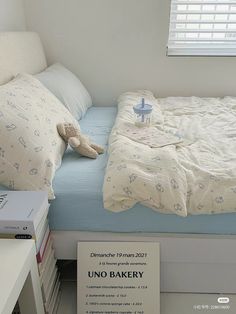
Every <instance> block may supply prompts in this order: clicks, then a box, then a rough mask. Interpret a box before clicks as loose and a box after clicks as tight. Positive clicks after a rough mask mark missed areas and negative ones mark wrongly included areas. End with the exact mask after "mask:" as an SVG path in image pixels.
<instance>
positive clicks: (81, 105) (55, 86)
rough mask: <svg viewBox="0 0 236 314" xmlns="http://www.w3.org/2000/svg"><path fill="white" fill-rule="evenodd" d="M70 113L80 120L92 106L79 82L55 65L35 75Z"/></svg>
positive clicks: (60, 66) (62, 67) (70, 73)
mask: <svg viewBox="0 0 236 314" xmlns="http://www.w3.org/2000/svg"><path fill="white" fill-rule="evenodd" d="M36 77H37V78H38V79H39V80H40V82H41V83H43V84H44V85H45V86H46V87H47V88H48V89H49V90H50V91H51V92H52V93H53V94H54V95H55V96H56V97H57V98H58V99H59V100H60V101H61V102H62V103H63V104H64V105H65V106H66V108H67V109H68V110H69V111H70V112H71V113H72V115H73V116H74V117H75V118H76V119H77V120H79V119H81V118H82V117H83V116H84V115H85V113H86V111H87V109H88V108H89V107H91V106H92V99H91V97H90V95H89V93H88V91H87V90H86V88H85V87H84V85H83V84H82V83H81V82H80V80H79V79H78V78H77V77H76V76H75V75H74V74H73V73H72V72H70V71H69V70H67V69H66V68H65V67H64V66H63V65H61V64H59V63H56V64H54V65H52V66H50V67H48V68H47V69H46V70H45V71H43V72H41V73H39V74H37V75H36Z"/></svg>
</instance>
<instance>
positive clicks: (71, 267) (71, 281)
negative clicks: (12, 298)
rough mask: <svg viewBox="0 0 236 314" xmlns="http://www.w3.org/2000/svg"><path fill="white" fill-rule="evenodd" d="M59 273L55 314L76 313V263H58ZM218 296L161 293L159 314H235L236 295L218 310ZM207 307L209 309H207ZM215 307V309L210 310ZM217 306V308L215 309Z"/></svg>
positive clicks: (231, 296) (230, 296) (230, 297)
mask: <svg viewBox="0 0 236 314" xmlns="http://www.w3.org/2000/svg"><path fill="white" fill-rule="evenodd" d="M58 266H59V269H60V272H61V300H60V304H59V308H58V312H57V314H77V312H76V285H77V283H76V262H75V261H74V262H69V261H68V262H66V263H65V264H63V263H62V264H61V265H60V263H59V265H58ZM219 296H220V295H218V294H192V293H162V294H161V314H196V313H199V314H200V313H203V314H208V313H212V314H235V313H236V295H227V297H229V299H230V303H229V305H230V309H222V308H219V303H218V302H217V299H218V297H219ZM207 306H208V307H209V309H207ZM211 306H213V307H214V306H215V308H210V307H211ZM217 306H218V308H217Z"/></svg>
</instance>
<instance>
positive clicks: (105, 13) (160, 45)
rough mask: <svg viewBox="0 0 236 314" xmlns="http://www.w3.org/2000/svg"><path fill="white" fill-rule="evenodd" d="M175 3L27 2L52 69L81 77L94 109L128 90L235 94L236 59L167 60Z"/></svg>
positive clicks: (131, 0) (29, 16) (29, 19)
mask: <svg viewBox="0 0 236 314" xmlns="http://www.w3.org/2000/svg"><path fill="white" fill-rule="evenodd" d="M169 4H170V0H40V1H39V0H25V10H26V21H27V25H28V28H29V29H30V30H35V31H37V32H39V34H40V36H41V38H42V40H43V43H44V46H45V48H46V53H47V56H48V61H49V62H50V63H52V62H54V61H61V62H63V63H64V64H65V65H66V66H67V67H69V68H70V69H71V70H73V71H74V72H76V73H77V74H78V75H79V77H80V78H81V80H82V81H83V82H84V84H85V85H86V86H87V88H88V89H89V91H90V92H91V94H92V96H93V99H94V103H95V104H97V105H112V104H114V103H115V99H116V97H117V96H118V95H119V94H120V93H121V92H123V91H127V90H133V89H137V88H146V89H150V90H153V91H154V92H155V93H156V95H159V96H166V95H199V96H203V95H207V96H221V95H228V94H231V95H236V58H234V57H231V58H223V57H218V58H217V57H212V58H206V57H171V58H168V57H166V42H167V36H168V18H169Z"/></svg>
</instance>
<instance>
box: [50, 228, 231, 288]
mask: <svg viewBox="0 0 236 314" xmlns="http://www.w3.org/2000/svg"><path fill="white" fill-rule="evenodd" d="M52 235H53V238H54V246H55V250H56V255H57V258H58V259H76V254H77V252H76V249H77V242H78V241H144V242H147V241H148V242H149V241H156V242H159V243H160V245H161V291H162V292H189V293H190V292H191V293H236V237H235V236H218V235H189V234H182V235H179V234H175V235H174V234H143V233H136V234H134V233H125V234H124V233H109V232H107V233H106V232H104V233H102V232H82V231H54V232H53V233H52Z"/></svg>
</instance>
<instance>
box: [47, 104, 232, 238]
mask: <svg viewBox="0 0 236 314" xmlns="http://www.w3.org/2000/svg"><path fill="white" fill-rule="evenodd" d="M115 116H116V108H112V107H109V108H107V107H92V108H90V109H89V110H88V111H87V113H86V115H85V117H84V118H83V119H82V120H81V121H80V125H81V129H82V131H83V132H84V133H87V134H88V135H89V136H90V137H91V138H92V139H93V140H94V141H95V142H97V143H99V144H102V145H104V146H105V147H107V141H108V137H109V133H110V131H111V128H112V126H113V123H114V120H115ZM107 159H108V156H107V154H106V153H105V154H103V155H100V156H99V157H98V159H96V160H91V159H88V158H84V157H79V156H78V155H77V154H76V153H74V152H73V151H72V150H71V149H68V150H67V152H66V153H65V155H64V158H63V162H62V166H61V168H60V169H59V170H58V171H57V173H56V176H55V179H54V182H53V185H54V191H55V194H56V199H55V200H54V201H52V202H51V206H50V211H49V220H50V226H51V229H52V230H64V231H73V230H77V231H103V232H145V233H153V232H157V233H191V234H235V235H236V213H232V214H215V215H199V216H188V217H186V218H182V217H179V216H177V215H174V214H172V215H166V214H160V213H157V212H154V211H153V210H152V209H150V208H146V207H144V206H142V205H140V204H137V205H135V206H134V207H133V208H131V209H129V210H127V211H125V212H120V213H113V212H109V211H107V210H106V209H104V207H103V195H102V186H103V179H104V175H105V168H106V163H107Z"/></svg>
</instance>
